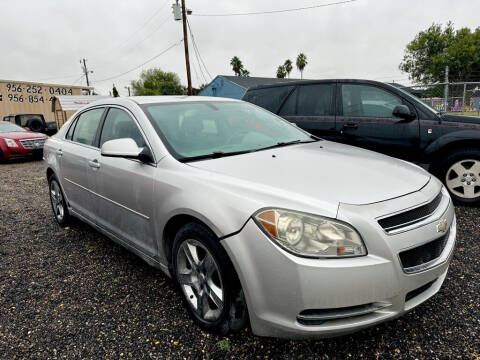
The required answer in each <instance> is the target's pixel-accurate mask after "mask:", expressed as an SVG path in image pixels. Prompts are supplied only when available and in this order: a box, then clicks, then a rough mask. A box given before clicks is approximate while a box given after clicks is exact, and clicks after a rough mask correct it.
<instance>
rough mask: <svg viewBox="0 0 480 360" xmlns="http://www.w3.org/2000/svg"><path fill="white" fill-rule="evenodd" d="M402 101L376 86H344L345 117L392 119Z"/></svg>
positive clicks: (343, 108) (343, 105)
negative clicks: (395, 109) (394, 111)
mask: <svg viewBox="0 0 480 360" xmlns="http://www.w3.org/2000/svg"><path fill="white" fill-rule="evenodd" d="M401 104H402V99H400V98H399V97H397V96H395V95H393V94H391V93H389V92H387V91H385V90H382V89H379V88H376V87H374V86H368V85H342V110H343V116H354V117H355V116H359V117H377V118H391V117H392V112H393V109H394V108H395V106H397V105H401Z"/></svg>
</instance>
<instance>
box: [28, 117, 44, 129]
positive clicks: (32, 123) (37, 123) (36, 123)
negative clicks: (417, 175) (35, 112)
mask: <svg viewBox="0 0 480 360" xmlns="http://www.w3.org/2000/svg"><path fill="white" fill-rule="evenodd" d="M27 127H28V128H29V129H30V130H32V131H33V132H44V131H45V127H44V126H43V123H42V121H41V120H40V119H38V118H34V119H31V120H29V121H28V122H27Z"/></svg>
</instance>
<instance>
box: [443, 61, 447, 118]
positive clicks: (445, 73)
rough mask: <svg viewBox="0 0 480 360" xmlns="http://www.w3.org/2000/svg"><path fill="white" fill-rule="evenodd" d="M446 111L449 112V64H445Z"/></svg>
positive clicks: (444, 95)
mask: <svg viewBox="0 0 480 360" xmlns="http://www.w3.org/2000/svg"><path fill="white" fill-rule="evenodd" d="M443 97H444V99H443V103H444V107H445V109H444V110H445V112H448V65H447V66H445V90H444V91H443Z"/></svg>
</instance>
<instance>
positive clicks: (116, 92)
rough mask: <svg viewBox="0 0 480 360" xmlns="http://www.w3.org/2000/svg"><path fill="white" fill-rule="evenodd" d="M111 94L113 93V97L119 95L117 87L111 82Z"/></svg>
mask: <svg viewBox="0 0 480 360" xmlns="http://www.w3.org/2000/svg"><path fill="white" fill-rule="evenodd" d="M112 94H113V97H119V96H120V95H119V94H118V90H117V88H116V87H115V84H113V88H112Z"/></svg>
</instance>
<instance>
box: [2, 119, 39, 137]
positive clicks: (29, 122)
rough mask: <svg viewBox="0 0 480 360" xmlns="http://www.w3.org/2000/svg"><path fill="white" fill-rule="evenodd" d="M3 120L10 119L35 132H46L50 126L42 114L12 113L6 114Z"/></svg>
mask: <svg viewBox="0 0 480 360" xmlns="http://www.w3.org/2000/svg"><path fill="white" fill-rule="evenodd" d="M3 121H9V122H11V123H13V124H17V125H18V126H21V127H23V128H25V129H27V130H31V131H34V132H41V133H44V134H46V133H47V132H48V126H47V123H46V121H45V118H44V117H43V115H42V114H12V115H7V116H4V117H3Z"/></svg>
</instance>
